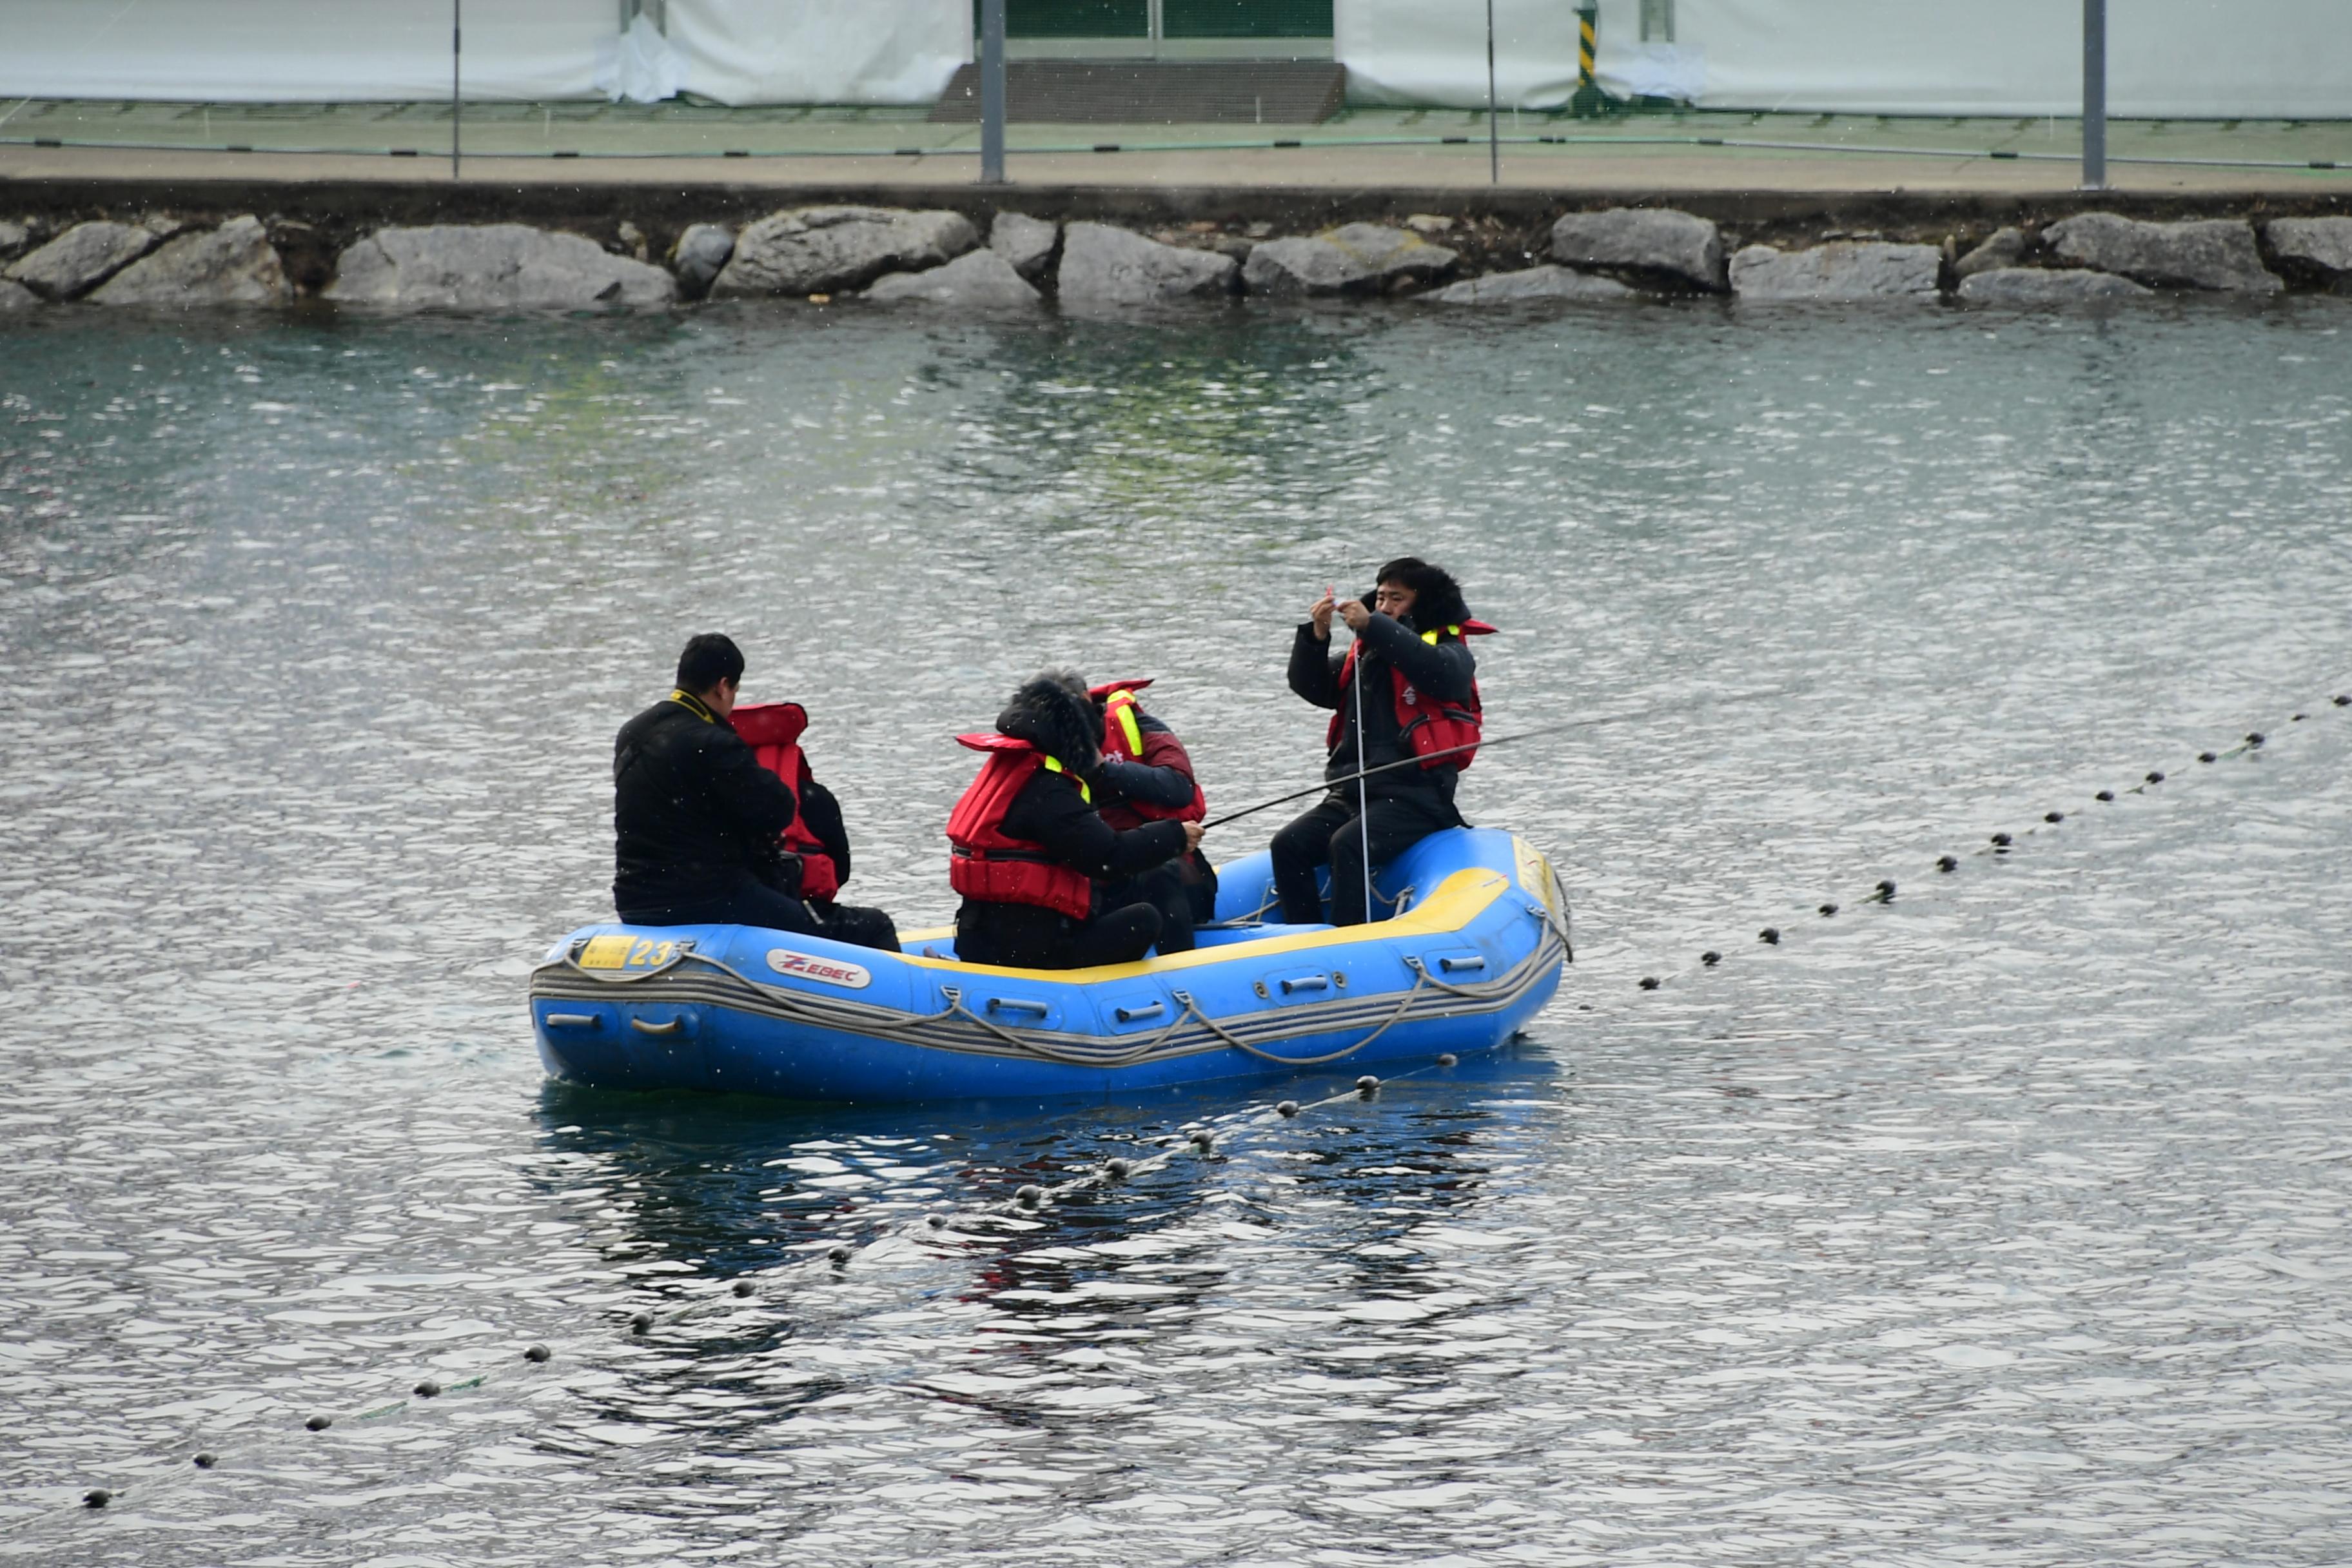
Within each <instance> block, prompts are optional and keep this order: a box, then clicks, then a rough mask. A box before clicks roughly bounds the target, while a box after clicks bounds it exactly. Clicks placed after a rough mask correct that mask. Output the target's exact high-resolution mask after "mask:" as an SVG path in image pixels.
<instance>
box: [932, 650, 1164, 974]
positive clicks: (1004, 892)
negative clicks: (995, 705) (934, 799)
mask: <svg viewBox="0 0 2352 1568" xmlns="http://www.w3.org/2000/svg"><path fill="white" fill-rule="evenodd" d="M1085 693H1086V687H1085V684H1084V683H1083V682H1081V681H1079V680H1078V679H1076V677H1075V676H1069V675H1066V674H1063V673H1058V672H1056V673H1048V674H1045V675H1040V676H1037V677H1035V678H1034V679H1031V680H1029V681H1026V682H1024V684H1023V685H1022V687H1021V689H1019V690H1018V691H1015V692H1014V693H1013V700H1012V701H1011V702H1009V703H1007V704H1006V705H1005V708H1004V711H1003V712H1002V713H999V714H998V715H997V716H996V730H995V732H994V733H992V734H986V735H959V736H957V737H956V739H957V740H958V741H959V742H961V743H962V744H964V745H966V746H969V747H971V749H972V750H973V751H976V752H982V753H983V754H984V755H985V757H986V758H987V760H986V761H985V762H983V763H982V764H981V768H980V774H979V776H978V777H976V778H975V779H973V780H972V782H971V787H970V788H968V789H966V790H965V791H964V792H963V797H962V798H961V800H959V801H957V802H956V807H955V810H954V812H953V813H951V814H950V816H949V817H948V842H949V845H950V850H951V853H950V857H949V860H948V885H949V886H950V887H952V888H953V889H955V890H956V891H957V892H958V893H961V895H962V896H963V903H962V905H961V908H959V909H958V910H957V911H956V956H957V957H958V958H961V959H962V960H964V961H965V962H966V963H990V964H1000V965H1004V966H1008V967H1013V968H1021V969H1085V968H1090V967H1092V966H1094V965H1096V964H1103V963H1133V962H1134V961H1135V960H1137V959H1139V958H1141V957H1142V956H1143V955H1144V953H1145V952H1146V951H1147V950H1148V949H1150V947H1151V946H1152V944H1153V943H1155V942H1158V941H1159V940H1160V911H1159V910H1156V909H1154V908H1152V907H1151V905H1150V904H1148V903H1137V904H1129V905H1126V906H1123V907H1120V908H1118V909H1112V910H1102V911H1100V912H1097V910H1096V908H1095V883H1096V882H1097V881H1098V880H1099V881H1105V882H1116V881H1118V880H1120V879H1125V878H1127V877H1130V876H1132V875H1134V874H1135V873H1136V872H1138V871H1140V870H1143V869H1145V868H1149V867H1152V866H1156V865H1159V864H1160V863H1162V862H1163V861H1167V860H1170V859H1173V858H1175V857H1177V856H1179V855H1181V854H1183V853H1185V852H1186V851H1187V850H1190V849H1192V848H1193V847H1196V846H1197V845H1198V844H1199V843H1200V841H1201V825H1200V824H1199V823H1197V822H1173V821H1167V822H1150V823H1146V824H1144V825H1143V826H1139V827H1134V828H1129V829H1128V830H1127V831H1125V832H1121V831H1119V830H1118V828H1115V827H1113V826H1111V825H1110V824H1109V823H1108V822H1105V821H1104V820H1103V817H1102V814H1101V813H1100V812H1098V811H1097V810H1096V809H1095V801H1094V790H1093V787H1092V784H1090V782H1089V779H1090V777H1091V775H1093V774H1094V773H1096V771H1097V767H1098V764H1099V763H1100V762H1101V743H1100V742H1101V735H1102V729H1101V722H1102V721H1101V720H1100V719H1099V718H1098V717H1097V714H1096V712H1095V710H1094V705H1093V704H1092V703H1090V702H1088V701H1087V698H1086V695H1085Z"/></svg>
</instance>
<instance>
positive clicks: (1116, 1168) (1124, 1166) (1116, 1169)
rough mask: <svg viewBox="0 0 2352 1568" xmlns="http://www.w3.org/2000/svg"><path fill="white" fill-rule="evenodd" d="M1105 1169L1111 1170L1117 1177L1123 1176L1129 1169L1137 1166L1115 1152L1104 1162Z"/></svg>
mask: <svg viewBox="0 0 2352 1568" xmlns="http://www.w3.org/2000/svg"><path fill="white" fill-rule="evenodd" d="M1103 1169H1104V1170H1106V1171H1108V1172H1109V1173H1111V1174H1112V1175H1113V1176H1115V1177H1123V1176H1125V1175H1126V1174H1127V1173H1129V1171H1132V1170H1133V1169H1135V1167H1134V1166H1132V1165H1130V1164H1129V1163H1127V1162H1126V1161H1125V1160H1123V1159H1120V1158H1119V1157H1118V1156H1117V1155H1115V1154H1114V1155H1113V1156H1111V1158H1110V1159H1108V1160H1107V1161H1105V1162H1104V1163H1103Z"/></svg>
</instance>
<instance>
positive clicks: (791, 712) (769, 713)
mask: <svg viewBox="0 0 2352 1568" xmlns="http://www.w3.org/2000/svg"><path fill="white" fill-rule="evenodd" d="M728 719H729V721H730V723H732V724H733V725H734V726H735V732H736V733H737V734H739V735H740V736H742V737H743V740H744V742H746V743H747V744H749V745H750V746H751V754H752V755H753V756H755V757H757V758H758V759H759V761H760V765H761V767H763V768H765V769H767V770H768V771H769V772H770V773H773V774H775V775H776V776H777V777H778V778H780V779H782V780H783V781H784V787H785V788H787V789H789V790H791V791H792V792H793V804H794V805H796V806H797V807H798V808H799V809H798V811H797V813H796V814H795V815H794V816H793V820H792V822H791V824H790V825H789V826H786V827H785V829H784V831H783V834H782V837H781V839H780V840H779V841H778V845H777V848H778V851H779V853H778V855H777V857H776V861H777V865H776V869H777V871H779V872H780V873H781V876H782V885H783V886H784V887H785V888H786V890H788V891H792V892H795V893H797V894H798V895H799V897H800V898H801V899H802V900H803V901H804V902H805V903H806V904H807V905H808V907H809V912H810V913H811V914H813V915H814V916H815V917H816V919H817V923H818V924H819V925H820V926H822V927H823V928H824V934H825V935H827V936H829V937H831V938H833V939H834V940H835V942H855V943H856V944H857V945H858V946H860V947H873V948H880V949H882V950H883V951H885V952H897V951H898V926H897V924H896V923H895V922H894V921H892V920H891V919H890V917H889V916H888V915H887V913H885V912H884V911H882V910H877V909H868V908H866V907H864V906H862V905H857V904H845V903H842V902H841V901H840V900H839V897H838V895H839V894H840V891H841V885H842V884H843V883H844V882H846V881H848V880H849V870H850V859H849V828H848V826H847V825H846V824H845V822H843V820H842V816H841V803H840V802H839V801H838V800H835V798H834V795H833V792H832V791H831V790H829V789H827V788H825V787H824V785H823V784H819V783H818V782H817V780H816V775H815V774H814V773H812V772H810V771H809V763H808V754H807V753H806V752H803V750H802V749H801V735H802V732H803V731H805V730H806V729H807V728H808V710H807V709H805V708H803V707H802V706H801V705H800V704H799V703H797V702H745V703H740V704H738V705H737V706H736V708H735V710H734V711H733V712H731V713H730V714H729V715H728Z"/></svg>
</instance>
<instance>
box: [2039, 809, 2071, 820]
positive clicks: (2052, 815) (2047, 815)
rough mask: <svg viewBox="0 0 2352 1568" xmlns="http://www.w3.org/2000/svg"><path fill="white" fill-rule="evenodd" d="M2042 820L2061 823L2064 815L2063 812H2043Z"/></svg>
mask: <svg viewBox="0 0 2352 1568" xmlns="http://www.w3.org/2000/svg"><path fill="white" fill-rule="evenodd" d="M2065 820H2066V814H2065V813H2064V812H2063V811H2045V812H2043V813H2042V821H2044V822H2063V821H2065Z"/></svg>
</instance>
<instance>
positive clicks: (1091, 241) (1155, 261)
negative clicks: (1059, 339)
mask: <svg viewBox="0 0 2352 1568" xmlns="http://www.w3.org/2000/svg"><path fill="white" fill-rule="evenodd" d="M1241 269H1242V268H1241V263H1240V262H1238V261H1235V260H1234V258H1232V257H1230V256H1220V255H1218V254H1217V253H1216V252H1215V251H1213V250H1190V249H1187V248H1185V247H1182V246H1180V245H1162V244H1160V242H1159V241H1158V240H1156V239H1146V238H1144V237H1143V236H1141V235H1139V234H1129V232H1128V231H1127V230H1125V229H1123V228H1113V227H1112V226H1110V225H1108V224H1104V223H1074V224H1072V225H1070V226H1069V227H1068V228H1066V229H1065V230H1064V231H1063V234H1062V267H1061V270H1060V272H1059V273H1058V274H1056V276H1057V277H1058V279H1059V280H1060V284H1059V287H1060V291H1061V296H1062V303H1064V304H1065V305H1082V306H1083V305H1154V304H1160V303H1164V302H1166V301H1168V300H1192V299H1201V298H1203V297H1210V296H1223V295H1227V294H1231V293H1233V292H1234V289H1235V288H1236V287H1237V286H1238V285H1239V282H1240V279H1241Z"/></svg>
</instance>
